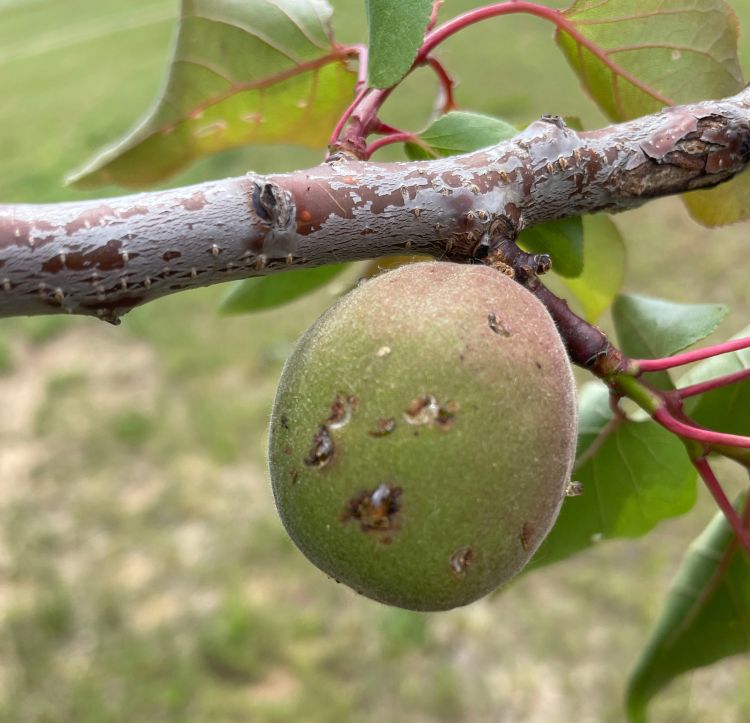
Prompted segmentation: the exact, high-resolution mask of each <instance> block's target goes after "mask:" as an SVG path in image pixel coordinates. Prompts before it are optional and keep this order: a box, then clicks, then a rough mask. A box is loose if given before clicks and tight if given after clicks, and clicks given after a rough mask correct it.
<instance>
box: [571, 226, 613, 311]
mask: <svg viewBox="0 0 750 723" xmlns="http://www.w3.org/2000/svg"><path fill="white" fill-rule="evenodd" d="M624 277H625V243H624V242H623V240H622V236H621V235H620V232H619V231H618V229H617V226H616V225H615V224H614V222H613V221H612V219H611V218H610V217H609V216H607V215H605V214H597V215H595V216H584V217H583V271H582V273H581V274H580V275H579V276H577V277H575V278H568V279H563V281H564V282H565V286H567V287H568V288H569V289H570V291H571V292H572V293H573V296H574V297H575V298H576V300H577V301H578V303H579V304H580V306H581V310H582V311H583V315H584V317H585V318H586V320H587V321H590V322H595V321H596V320H597V319H598V318H599V317H600V316H601V315H602V313H603V312H605V311H606V310H607V309H608V308H609V307H610V306H611V305H612V302H613V301H614V299H615V297H616V296H617V294H618V293H619V292H620V289H621V288H622V282H623V278H624Z"/></svg>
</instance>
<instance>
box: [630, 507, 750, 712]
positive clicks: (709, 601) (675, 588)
mask: <svg viewBox="0 0 750 723" xmlns="http://www.w3.org/2000/svg"><path fill="white" fill-rule="evenodd" d="M739 507H740V505H739V504H738V509H739ZM732 539H733V533H732V531H731V529H730V527H729V525H728V523H727V522H726V519H725V518H724V515H723V514H722V513H720V512H719V513H717V514H716V516H715V517H714V519H713V520H712V522H711V523H710V524H709V526H708V527H707V528H706V529H705V530H704V532H703V533H702V534H701V535H700V537H698V538H697V539H696V540H695V541H694V542H693V543H692V545H691V546H690V548H689V549H688V552H687V554H686V555H685V557H684V558H683V561H682V563H681V565H680V568H679V570H678V572H677V576H676V578H675V580H674V582H673V583H672V587H671V589H670V591H669V595H668V597H667V600H666V602H665V604H664V608H663V609H662V612H661V615H660V617H659V619H658V621H657V622H656V625H655V626H654V628H653V630H652V632H651V635H650V637H649V640H648V642H647V643H646V647H645V648H644V650H643V653H642V654H641V657H640V659H639V661H638V663H637V664H636V666H635V669H634V671H633V673H632V674H631V677H630V681H629V685H628V690H627V697H626V706H627V711H628V715H629V718H630V720H631V721H634V722H638V723H641V722H642V721H645V720H646V709H647V705H648V702H649V700H650V699H651V698H652V697H653V696H654V695H655V694H656V693H657V692H658V691H659V690H661V689H662V688H663V687H664V686H665V685H667V684H668V683H669V682H670V681H671V680H672V679H674V678H675V677H676V676H678V675H680V674H681V673H685V672H687V671H689V670H693V669H695V668H699V667H702V666H705V665H709V664H711V663H713V662H715V661H717V660H721V659H722V658H726V657H728V656H730V655H737V654H738V653H743V652H746V651H750V558H748V556H747V554H745V553H743V552H740V551H739V550H737V549H735V550H734V551H733V552H728V550H729V547H730V544H731V541H732Z"/></svg>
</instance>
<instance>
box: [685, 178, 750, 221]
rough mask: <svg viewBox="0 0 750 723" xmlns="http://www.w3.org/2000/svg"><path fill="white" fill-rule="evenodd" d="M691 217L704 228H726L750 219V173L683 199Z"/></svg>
mask: <svg viewBox="0 0 750 723" xmlns="http://www.w3.org/2000/svg"><path fill="white" fill-rule="evenodd" d="M682 199H683V201H684V202H685V205H686V206H687V208H688V211H690V215H691V216H692V217H693V218H694V219H695V220H696V221H698V222H699V223H702V224H703V225H704V226H709V227H714V226H724V225H726V224H729V223H737V222H738V221H746V220H747V219H748V218H750V173H748V172H747V171H745V172H743V173H741V174H740V175H739V176H737V178H734V179H732V180H731V181H729V183H722V184H721V185H720V186H717V187H716V188H709V189H707V190H705V191H693V192H692V193H687V194H685V195H684V196H683V197H682Z"/></svg>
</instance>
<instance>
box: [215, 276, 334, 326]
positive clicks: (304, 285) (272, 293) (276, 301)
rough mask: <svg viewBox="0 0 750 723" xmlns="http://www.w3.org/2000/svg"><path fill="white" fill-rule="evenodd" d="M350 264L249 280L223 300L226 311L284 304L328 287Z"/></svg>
mask: <svg viewBox="0 0 750 723" xmlns="http://www.w3.org/2000/svg"><path fill="white" fill-rule="evenodd" d="M347 266H348V264H330V265H328V266H320V267H318V268H315V269H296V270H294V271H289V272H288V273H285V274H276V275H274V276H260V277H257V278H253V279H245V280H244V281H240V282H238V283H237V284H235V285H234V286H233V287H232V288H231V289H230V291H229V293H228V294H227V295H226V296H225V297H224V298H223V299H222V301H221V305H220V307H219V310H220V311H221V313H223V314H246V313H251V312H255V311H266V310H267V309H273V308H275V307H277V306H283V305H284V304H288V303H289V302H291V301H294V300H296V299H298V298H300V297H302V296H305V295H306V294H309V293H311V292H312V291H316V290H317V289H319V288H321V287H323V286H325V285H326V284H327V283H328V282H329V281H331V280H332V279H333V278H334V277H336V276H338V275H339V274H340V273H341V272H342V271H343V270H344V269H345V268H346V267H347Z"/></svg>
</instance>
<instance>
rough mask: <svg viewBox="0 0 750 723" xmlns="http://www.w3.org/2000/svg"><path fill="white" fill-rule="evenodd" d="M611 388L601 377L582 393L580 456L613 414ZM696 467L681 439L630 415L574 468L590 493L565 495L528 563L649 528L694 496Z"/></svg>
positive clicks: (692, 500) (556, 557)
mask: <svg viewBox="0 0 750 723" xmlns="http://www.w3.org/2000/svg"><path fill="white" fill-rule="evenodd" d="M608 396H609V392H608V390H607V388H606V387H605V386H604V385H602V384H600V383H598V382H597V383H592V384H589V385H586V386H585V387H583V389H582V390H581V393H580V399H579V427H578V450H577V453H578V456H579V457H580V456H581V455H582V454H584V453H585V452H586V450H587V449H588V448H589V446H590V445H591V444H592V443H594V440H595V439H597V437H598V435H599V434H600V433H601V431H602V430H603V429H605V428H606V427H607V425H608V424H609V423H610V421H611V419H612V411H611V409H610V407H609V399H608ZM695 478H696V475H695V472H694V470H693V467H692V465H691V464H690V461H689V460H688V457H687V455H686V454H685V449H684V447H683V445H682V443H681V442H680V441H679V440H678V439H677V438H676V437H675V436H674V435H672V434H670V433H669V432H667V431H665V430H664V429H662V428H661V427H659V426H658V425H657V424H655V423H654V422H652V421H650V420H649V421H645V422H633V421H623V422H621V423H620V424H619V425H618V426H616V427H615V428H614V429H611V430H610V433H609V435H608V436H607V437H606V439H605V441H604V442H603V444H601V446H600V447H599V448H598V449H597V450H596V452H595V453H594V454H593V455H592V456H591V457H590V458H589V459H588V460H587V461H585V462H584V463H583V464H582V465H581V466H580V467H579V468H578V469H577V470H576V471H575V472H574V473H573V479H574V480H576V481H578V482H581V483H582V484H583V494H582V495H580V496H579V497H570V498H567V499H566V500H565V502H564V503H563V506H562V510H561V511H560V516H559V517H558V519H557V522H556V523H555V526H554V527H553V528H552V531H551V532H550V533H549V535H548V536H547V538H546V539H545V541H544V542H543V543H542V546H541V547H540V548H539V550H538V551H537V553H536V555H535V556H534V558H533V559H532V561H531V563H530V565H529V566H528V568H527V569H533V568H536V567H542V566H543V565H548V564H550V563H553V562H557V561H558V560H562V559H565V558H567V557H570V556H572V555H574V554H576V553H578V552H581V551H582V550H585V549H587V548H590V547H591V546H592V545H595V544H596V543H598V542H599V541H601V540H604V539H610V538H632V537H639V536H641V535H644V534H646V533H647V532H649V531H650V530H651V529H653V528H654V527H655V526H656V525H657V524H658V523H659V522H660V521H661V520H663V519H666V518H668V517H674V516H676V515H681V514H683V513H685V512H687V511H688V510H690V509H691V508H692V506H693V504H694V503H695V497H696V485H695Z"/></svg>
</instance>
